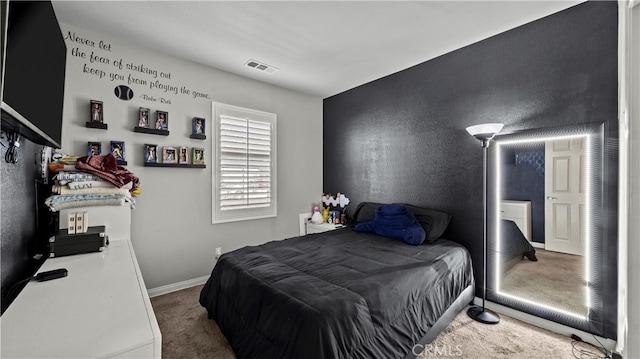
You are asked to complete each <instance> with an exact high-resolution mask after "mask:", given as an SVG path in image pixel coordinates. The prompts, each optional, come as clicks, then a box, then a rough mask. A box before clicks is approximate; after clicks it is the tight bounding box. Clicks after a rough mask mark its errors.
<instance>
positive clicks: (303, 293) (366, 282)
mask: <svg viewBox="0 0 640 359" xmlns="http://www.w3.org/2000/svg"><path fill="white" fill-rule="evenodd" d="M374 205H375V204H372V206H374ZM365 212H366V211H365ZM416 217H418V216H416ZM432 224H433V223H432ZM447 224H448V221H447ZM473 297H474V279H473V270H472V265H471V259H470V256H469V253H468V251H467V250H466V249H465V248H464V247H463V246H461V245H459V244H457V243H455V242H452V241H449V240H446V239H438V240H429V241H427V243H425V244H423V245H420V246H411V245H407V244H406V243H404V242H402V241H399V240H397V239H391V238H387V237H383V236H379V235H376V234H372V233H362V232H356V231H355V230H354V228H353V227H346V228H343V229H338V230H334V231H330V232H324V233H318V234H312V235H308V236H304V237H295V238H290V239H286V240H282V241H272V242H268V243H265V244H263V245H259V246H249V247H244V248H241V249H238V250H235V251H233V252H228V253H225V254H224V255H222V256H221V257H220V259H219V260H218V263H217V264H216V266H215V267H214V269H213V271H212V274H211V277H210V278H209V280H208V281H207V283H206V284H205V286H204V288H203V289H202V292H201V294H200V303H201V304H202V306H204V307H205V308H206V309H207V311H208V314H209V318H211V319H213V320H215V322H216V323H217V324H218V326H219V327H220V329H221V331H222V333H223V334H224V335H225V337H226V338H227V339H228V340H229V343H230V344H231V346H232V348H233V350H234V351H235V353H236V356H237V357H238V358H261V359H265V358H279V359H280V358H327V359H328V358H413V357H415V356H416V355H417V354H419V353H420V352H421V351H422V350H421V349H422V348H424V345H425V344H427V343H429V342H430V341H431V340H433V339H434V338H435V337H436V336H437V335H438V334H439V333H440V332H441V331H442V330H444V329H445V328H446V327H447V325H448V324H449V323H450V322H451V321H452V320H453V318H455V316H456V315H457V314H458V313H459V312H460V311H461V310H462V309H464V307H465V306H466V305H467V304H469V302H471V300H472V299H473ZM421 345H422V346H421Z"/></svg>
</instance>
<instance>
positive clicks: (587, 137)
mask: <svg viewBox="0 0 640 359" xmlns="http://www.w3.org/2000/svg"><path fill="white" fill-rule="evenodd" d="M591 137H592V136H591V134H589V133H583V134H575V135H558V136H549V137H543V138H528V139H515V140H505V141H498V142H496V143H495V152H494V154H495V158H494V160H495V163H502V157H501V153H502V151H501V147H502V146H507V145H513V144H527V143H540V142H542V143H544V142H546V141H556V140H569V139H576V138H584V139H585V140H586V144H585V147H584V148H585V156H586V157H585V175H586V178H592V177H591V176H592V174H593V172H592V165H591V163H592V159H591V153H592V146H591V143H592V140H591ZM495 171H496V173H495V186H496V187H495V194H496V196H495V197H494V200H495V203H494V208H495V212H496V213H494V216H495V223H494V225H495V228H496V245H495V248H496V252H497V257H496V259H497V260H495V261H494V266H495V268H494V269H495V272H494V281H495V283H496V284H495V286H496V292H497V293H498V294H499V295H502V296H505V297H508V298H511V299H514V300H517V301H521V302H525V303H527V304H530V305H535V306H538V307H542V308H545V309H547V310H550V311H555V312H558V313H560V314H564V315H568V316H572V317H574V318H576V319H578V320H588V318H589V313H588V311H589V310H590V309H591V293H590V292H591V291H590V290H589V287H590V283H591V274H590V270H591V259H590V251H591V241H590V238H591V236H592V232H591V221H585V231H584V244H585V245H584V248H583V250H584V253H583V254H584V258H585V260H584V262H585V263H584V266H585V267H584V273H583V274H584V280H585V283H586V285H585V287H584V290H585V303H583V304H584V305H585V306H586V308H587V314H586V315H582V314H578V313H573V312H571V311H568V310H564V309H560V308H555V307H552V306H549V305H546V304H542V303H538V302H535V301H532V300H529V299H527V298H522V297H519V296H517V295H513V294H509V293H506V292H503V291H501V286H500V283H501V278H500V277H501V274H500V273H501V272H500V260H499V259H500V258H499V256H500V253H501V250H500V249H501V248H500V244H501V243H502V237H501V230H500V227H501V226H500V220H501V219H500V202H501V201H502V198H501V195H500V189H501V188H502V187H501V186H502V182H501V181H502V173H501V171H500V166H495ZM585 195H586V203H585V208H586V210H585V212H586V213H589V214H591V208H592V205H591V181H585Z"/></svg>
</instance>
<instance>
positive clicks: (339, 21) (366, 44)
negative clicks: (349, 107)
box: [53, 0, 582, 98]
mask: <svg viewBox="0 0 640 359" xmlns="http://www.w3.org/2000/svg"><path fill="white" fill-rule="evenodd" d="M580 2H582V1H549V0H547V1H478V0H476V1H386V2H383V1H371V2H370V1H353V2H340V1H319V2H316V1H276V2H271V1H256V2H254V1H55V0H54V1H53V7H54V9H55V11H56V15H57V16H58V20H59V21H60V22H62V23H65V24H69V25H72V26H76V27H79V28H82V29H86V30H90V31H93V32H97V33H102V34H107V35H109V36H112V37H115V38H119V39H125V40H127V41H130V42H133V43H135V44H139V45H141V46H146V47H149V48H152V49H155V50H158V51H161V52H164V53H167V54H171V55H173V56H177V57H181V58H184V59H188V60H191V61H194V62H198V63H201V64H204V65H208V66H211V67H215V68H218V69H222V70H226V71H229V72H232V73H236V74H239V75H242V76H246V77H250V78H254V79H257V80H260V81H264V82H268V83H271V84H275V85H279V86H282V87H285V88H290V89H293V90H297V91H302V92H305V93H309V94H312V95H317V96H321V97H323V98H326V97H329V96H332V95H335V94H338V93H340V92H343V91H346V90H349V89H351V88H354V87H356V86H359V85H362V84H364V83H367V82H370V81H373V80H375V79H378V78H381V77H384V76H386V75H389V74H392V73H395V72H398V71H400V70H403V69H406V68H408V67H411V66H413V65H416V64H419V63H421V62H424V61H427V60H429V59H432V58H435V57H437V56H439V55H442V54H445V53H447V52H450V51H452V50H455V49H458V48H461V47H463V46H466V45H469V44H472V43H474V42H477V41H479V40H482V39H485V38H488V37H490V36H493V35H495V34H498V33H501V32H504V31H506V30H509V29H512V28H514V27H517V26H520V25H522V24H525V23H528V22H531V21H533V20H536V19H539V18H541V17H544V16H547V15H550V14H552V13H555V12H558V11H560V10H563V9H566V8H568V7H571V6H573V5H575V4H578V3H580ZM249 59H255V60H258V61H260V62H263V63H266V64H268V65H272V66H275V67H277V68H279V69H280V70H279V71H277V72H276V73H273V74H267V73H264V72H259V71H257V70H255V69H252V68H248V67H246V66H244V64H245V63H246V62H247V60H249Z"/></svg>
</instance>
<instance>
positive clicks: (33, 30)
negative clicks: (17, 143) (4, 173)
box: [0, 1, 67, 148]
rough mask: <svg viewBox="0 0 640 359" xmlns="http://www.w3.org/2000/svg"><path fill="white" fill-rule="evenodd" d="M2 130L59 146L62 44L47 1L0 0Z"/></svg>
mask: <svg viewBox="0 0 640 359" xmlns="http://www.w3.org/2000/svg"><path fill="white" fill-rule="evenodd" d="M0 23H2V59H3V60H2V70H3V71H2V74H3V75H2V92H1V97H2V130H15V131H18V132H20V134H21V135H23V136H24V137H27V138H28V139H30V140H31V141H33V142H35V143H38V144H41V145H47V146H51V147H56V148H59V147H60V140H61V137H62V108H63V103H64V81H65V66H66V57H67V47H66V45H65V42H64V38H63V35H62V32H61V30H60V25H59V24H58V19H57V18H56V15H55V12H54V10H53V6H52V5H51V2H50V1H2V21H1V22H0Z"/></svg>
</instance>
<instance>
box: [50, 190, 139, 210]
mask: <svg viewBox="0 0 640 359" xmlns="http://www.w3.org/2000/svg"><path fill="white" fill-rule="evenodd" d="M127 202H129V203H130V204H131V208H135V200H134V199H133V198H131V197H129V196H121V195H116V194H96V193H88V194H69V195H53V196H50V197H48V198H47V199H46V200H45V201H44V203H45V204H46V205H47V207H49V210H51V212H57V211H59V210H61V209H65V208H75V207H84V206H122V205H124V204H125V203H127Z"/></svg>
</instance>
